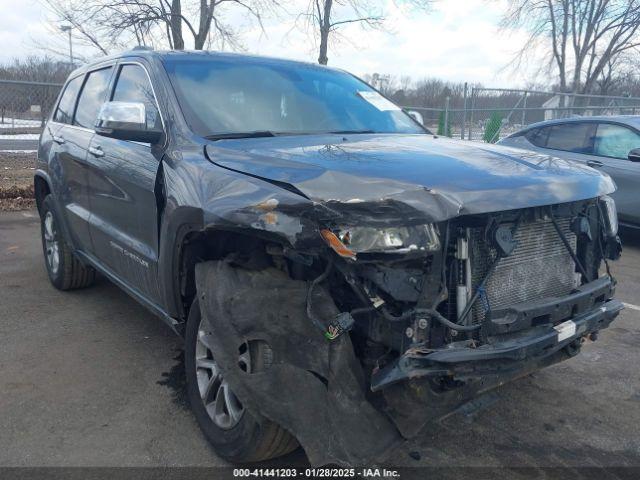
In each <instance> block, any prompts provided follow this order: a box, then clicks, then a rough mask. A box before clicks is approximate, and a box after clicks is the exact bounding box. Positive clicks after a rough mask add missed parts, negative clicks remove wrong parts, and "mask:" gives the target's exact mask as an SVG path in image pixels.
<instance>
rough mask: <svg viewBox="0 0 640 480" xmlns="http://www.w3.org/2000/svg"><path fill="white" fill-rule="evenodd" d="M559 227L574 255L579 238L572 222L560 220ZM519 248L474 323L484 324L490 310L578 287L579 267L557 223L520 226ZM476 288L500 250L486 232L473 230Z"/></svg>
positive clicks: (504, 263) (495, 276) (503, 264)
mask: <svg viewBox="0 0 640 480" xmlns="http://www.w3.org/2000/svg"><path fill="white" fill-rule="evenodd" d="M557 222H558V226H559V227H560V230H561V231H562V232H563V233H564V235H565V237H566V238H567V240H568V241H569V245H571V248H572V249H573V251H575V248H576V236H575V234H574V233H573V232H571V229H570V220H569V219H558V220H557ZM515 239H516V240H517V246H516V248H515V249H514V251H513V252H512V253H511V255H509V256H508V257H504V258H502V259H501V260H500V261H499V262H498V265H497V267H496V269H495V270H494V272H493V273H492V274H491V277H489V280H488V282H487V284H486V285H485V292H486V300H484V301H478V302H476V305H474V320H475V321H482V320H483V319H484V316H485V314H486V311H487V310H488V309H491V310H496V309H498V308H501V307H506V306H509V305H514V304H517V303H522V302H527V301H531V300H538V299H541V298H545V297H550V296H561V295H566V294H568V293H570V292H571V291H572V290H573V289H574V287H575V274H574V270H575V266H574V263H573V259H572V258H571V255H570V254H569V252H568V251H567V249H566V248H565V246H564V244H563V243H562V240H561V239H560V237H559V236H558V233H557V232H556V230H555V228H554V227H553V223H552V222H551V221H548V220H539V221H535V222H531V223H527V224H522V225H520V226H519V228H518V231H517V232H516V234H515ZM470 250H471V251H470V255H471V272H472V280H471V282H472V286H473V288H474V290H475V288H476V286H477V285H478V284H479V283H480V282H481V281H482V279H483V278H484V277H485V275H486V273H487V271H488V270H489V267H490V265H491V264H492V263H493V260H494V259H495V258H496V254H497V252H496V250H495V249H493V248H491V247H490V246H489V245H488V244H487V243H486V242H485V240H484V231H483V230H482V229H472V230H471V237H470Z"/></svg>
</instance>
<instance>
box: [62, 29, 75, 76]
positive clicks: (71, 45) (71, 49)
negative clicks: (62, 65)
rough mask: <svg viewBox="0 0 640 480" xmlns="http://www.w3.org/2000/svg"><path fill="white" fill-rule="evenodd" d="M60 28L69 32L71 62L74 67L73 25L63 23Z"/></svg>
mask: <svg viewBox="0 0 640 480" xmlns="http://www.w3.org/2000/svg"><path fill="white" fill-rule="evenodd" d="M60 30H62V31H63V32H68V33H69V64H70V65H71V66H72V67H73V43H72V41H71V25H62V26H61V27H60Z"/></svg>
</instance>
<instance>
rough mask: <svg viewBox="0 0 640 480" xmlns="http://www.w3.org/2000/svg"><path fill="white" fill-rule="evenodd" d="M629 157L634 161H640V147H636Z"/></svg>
mask: <svg viewBox="0 0 640 480" xmlns="http://www.w3.org/2000/svg"><path fill="white" fill-rule="evenodd" d="M628 158H629V160H631V161H632V162H640V148H634V149H633V150H631V151H630V152H629V157H628Z"/></svg>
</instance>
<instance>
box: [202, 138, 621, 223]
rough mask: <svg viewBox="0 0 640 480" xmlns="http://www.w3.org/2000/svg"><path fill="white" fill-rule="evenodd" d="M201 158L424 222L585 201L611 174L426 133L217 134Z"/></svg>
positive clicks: (318, 196) (313, 195) (311, 195)
mask: <svg viewBox="0 0 640 480" xmlns="http://www.w3.org/2000/svg"><path fill="white" fill-rule="evenodd" d="M206 154H207V157H208V158H209V160H210V161H212V162H213V163H215V164H216V165H219V166H220V167H224V168H227V169H231V170H234V171H238V172H242V173H245V174H249V175H251V176H254V177H258V178H261V179H264V180H267V181H271V182H273V183H276V184H279V185H280V186H284V187H285V188H288V187H290V188H291V189H292V190H295V191H297V192H299V193H300V194H302V195H304V196H305V197H307V198H308V199H311V200H313V201H314V202H320V203H323V204H328V205H343V206H344V205H354V206H355V205H356V204H361V205H360V207H362V206H363V205H362V204H370V203H373V202H375V203H380V202H382V203H385V202H387V203H394V204H397V203H400V204H403V205H404V206H405V207H407V208H409V209H411V210H414V211H420V212H422V213H425V214H426V216H427V217H428V218H429V219H430V220H432V221H440V220H444V219H446V218H451V217H453V216H457V215H463V214H474V213H486V212H493V211H501V210H510V209H516V208H525V207H533V206H541V205H550V204H556V203H563V202H570V201H576V200H584V199H588V198H594V197H597V196H600V195H604V194H608V193H611V192H612V191H614V190H615V185H614V183H613V181H612V180H611V178H610V177H608V176H607V175H603V174H601V173H600V172H598V171H596V170H594V169H592V168H589V167H587V166H583V165H581V164H578V163H575V162H571V161H567V160H562V159H560V158H557V157H552V156H549V155H542V154H539V153H535V152H530V151H525V150H519V149H513V148H506V147H501V146H495V145H488V144H481V143H474V142H466V141H456V140H451V139H445V138H436V137H434V136H432V135H398V134H361V135H305V136H282V137H269V138H254V139H236V140H221V141H217V142H212V143H210V144H208V145H207V146H206Z"/></svg>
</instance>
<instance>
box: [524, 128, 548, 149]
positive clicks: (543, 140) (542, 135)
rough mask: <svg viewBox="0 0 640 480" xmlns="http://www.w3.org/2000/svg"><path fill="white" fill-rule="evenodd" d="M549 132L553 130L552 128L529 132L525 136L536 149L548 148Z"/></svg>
mask: <svg viewBox="0 0 640 480" xmlns="http://www.w3.org/2000/svg"><path fill="white" fill-rule="evenodd" d="M549 130H551V128H550V127H545V128H535V129H533V130H529V131H528V132H527V133H525V134H524V136H525V138H526V139H527V140H529V142H531V144H532V145H535V146H536V147H546V146H547V138H548V137H549Z"/></svg>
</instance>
